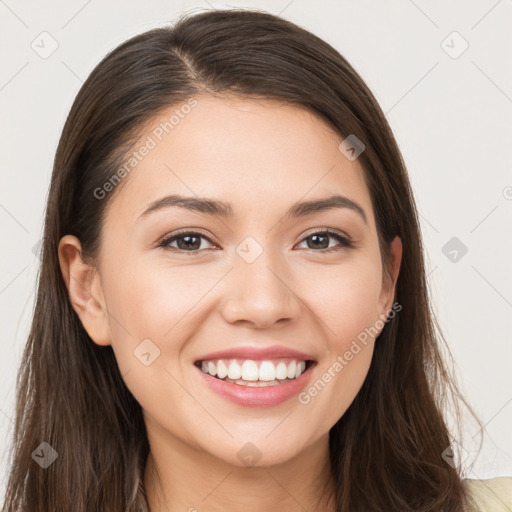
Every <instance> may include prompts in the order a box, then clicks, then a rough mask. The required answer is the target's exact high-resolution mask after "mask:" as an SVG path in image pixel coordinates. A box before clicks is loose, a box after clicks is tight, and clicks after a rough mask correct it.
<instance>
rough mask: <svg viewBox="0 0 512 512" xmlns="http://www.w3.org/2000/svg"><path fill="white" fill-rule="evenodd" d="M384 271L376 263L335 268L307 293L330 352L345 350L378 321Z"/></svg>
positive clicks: (363, 261) (362, 260)
mask: <svg viewBox="0 0 512 512" xmlns="http://www.w3.org/2000/svg"><path fill="white" fill-rule="evenodd" d="M381 279H382V278H381V272H380V267H379V266H378V265H377V264H375V263H374V261H373V260H364V259H360V260H358V261H355V260H354V262H353V264H350V265H349V264H347V265H340V266H338V267H332V270H330V271H329V272H322V273H321V274H318V275H317V276H316V279H315V280H314V281H312V280H311V277H310V279H309V280H308V282H309V283H311V282H316V286H310V287H308V289H307V290H304V292H303V297H304V298H307V301H308V305H309V307H310V309H311V310H312V311H313V312H314V313H315V316H316V317H317V318H318V319H319V320H320V322H319V324H320V325H322V326H323V328H324V333H325V338H326V339H327V340H329V343H328V345H329V347H328V348H329V350H330V351H331V352H332V351H342V350H343V351H344V350H345V346H346V345H347V344H348V345H350V341H351V340H352V339H353V338H355V337H357V335H358V334H359V333H361V332H362V331H364V329H366V328H369V327H371V326H372V325H373V324H374V323H375V321H376V319H377V318H378V310H379V296H380V293H381V284H382V283H381Z"/></svg>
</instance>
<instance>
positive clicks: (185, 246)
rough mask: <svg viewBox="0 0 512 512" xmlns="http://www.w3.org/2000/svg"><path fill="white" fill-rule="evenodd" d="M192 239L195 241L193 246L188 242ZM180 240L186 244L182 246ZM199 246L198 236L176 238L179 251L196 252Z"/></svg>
mask: <svg viewBox="0 0 512 512" xmlns="http://www.w3.org/2000/svg"><path fill="white" fill-rule="evenodd" d="M194 239H195V240H196V243H195V244H191V243H190V240H194ZM181 240H186V242H185V243H183V244H182V243H181ZM198 241H199V242H198ZM200 245H201V241H200V240H199V237H198V236H182V237H180V238H178V247H179V248H180V249H192V250H197V249H199V246H200Z"/></svg>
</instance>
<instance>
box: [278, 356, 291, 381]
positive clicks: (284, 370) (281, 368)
mask: <svg viewBox="0 0 512 512" xmlns="http://www.w3.org/2000/svg"><path fill="white" fill-rule="evenodd" d="M287 377H288V367H287V366H286V365H285V364H284V363H283V362H282V361H281V362H280V363H279V364H278V365H277V366H276V379H279V380H284V379H286V378H287Z"/></svg>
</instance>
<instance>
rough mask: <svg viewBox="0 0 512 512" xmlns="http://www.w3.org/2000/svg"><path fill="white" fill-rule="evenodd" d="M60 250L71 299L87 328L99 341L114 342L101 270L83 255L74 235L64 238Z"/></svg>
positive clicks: (97, 341) (101, 342) (61, 266)
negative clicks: (101, 280) (86, 260)
mask: <svg viewBox="0 0 512 512" xmlns="http://www.w3.org/2000/svg"><path fill="white" fill-rule="evenodd" d="M58 253H59V263H60V269H61V272H62V276H63V278H64V282H65V284H66V287H67V289H68V295H69V300H70V302H71V305H72V307H73V309H74V310H75V311H76V313H77V315H78V316H79V318H80V321H81V322H82V325H83V327H84V329H85V330H86V331H87V334H88V335H89V337H90V338H91V339H92V340H93V341H94V342H95V343H96V344H97V345H103V346H105V345H110V343H111V341H110V329H109V324H108V314H107V311H106V306H105V302H104V297H103V292H102V289H101V282H100V276H99V273H98V270H97V269H96V268H94V267H91V266H90V265H89V264H87V263H86V262H85V261H84V260H83V259H82V246H81V244H80V241H79V240H78V238H77V237H75V236H73V235H66V236H64V237H62V238H61V240H60V242H59V248H58Z"/></svg>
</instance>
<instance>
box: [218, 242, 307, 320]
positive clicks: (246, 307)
mask: <svg viewBox="0 0 512 512" xmlns="http://www.w3.org/2000/svg"><path fill="white" fill-rule="evenodd" d="M234 267H235V268H233V270H232V271H231V272H230V273H229V275H228V276H227V280H228V282H226V283H225V286H226V288H225V290H226V299H225V300H224V302H223V304H222V315H223V317H224V319H225V320H226V321H227V322H229V323H233V324H247V325H250V326H252V327H253V328H258V329H263V328H268V327H271V326H273V325H274V324H284V323H289V322H291V321H293V320H295V319H297V318H299V315H300V314H301V310H302V308H301V301H300V299H299V297H298V296H297V295H296V293H295V291H294V290H293V282H292V279H291V278H290V273H289V272H287V271H286V269H285V268H284V267H283V265H282V264H278V263H277V261H276V258H271V257H270V251H263V253H262V254H261V255H260V256H259V257H258V258H257V259H256V261H254V262H252V263H247V262H246V261H244V260H243V259H241V258H238V257H236V258H235V265H234Z"/></svg>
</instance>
